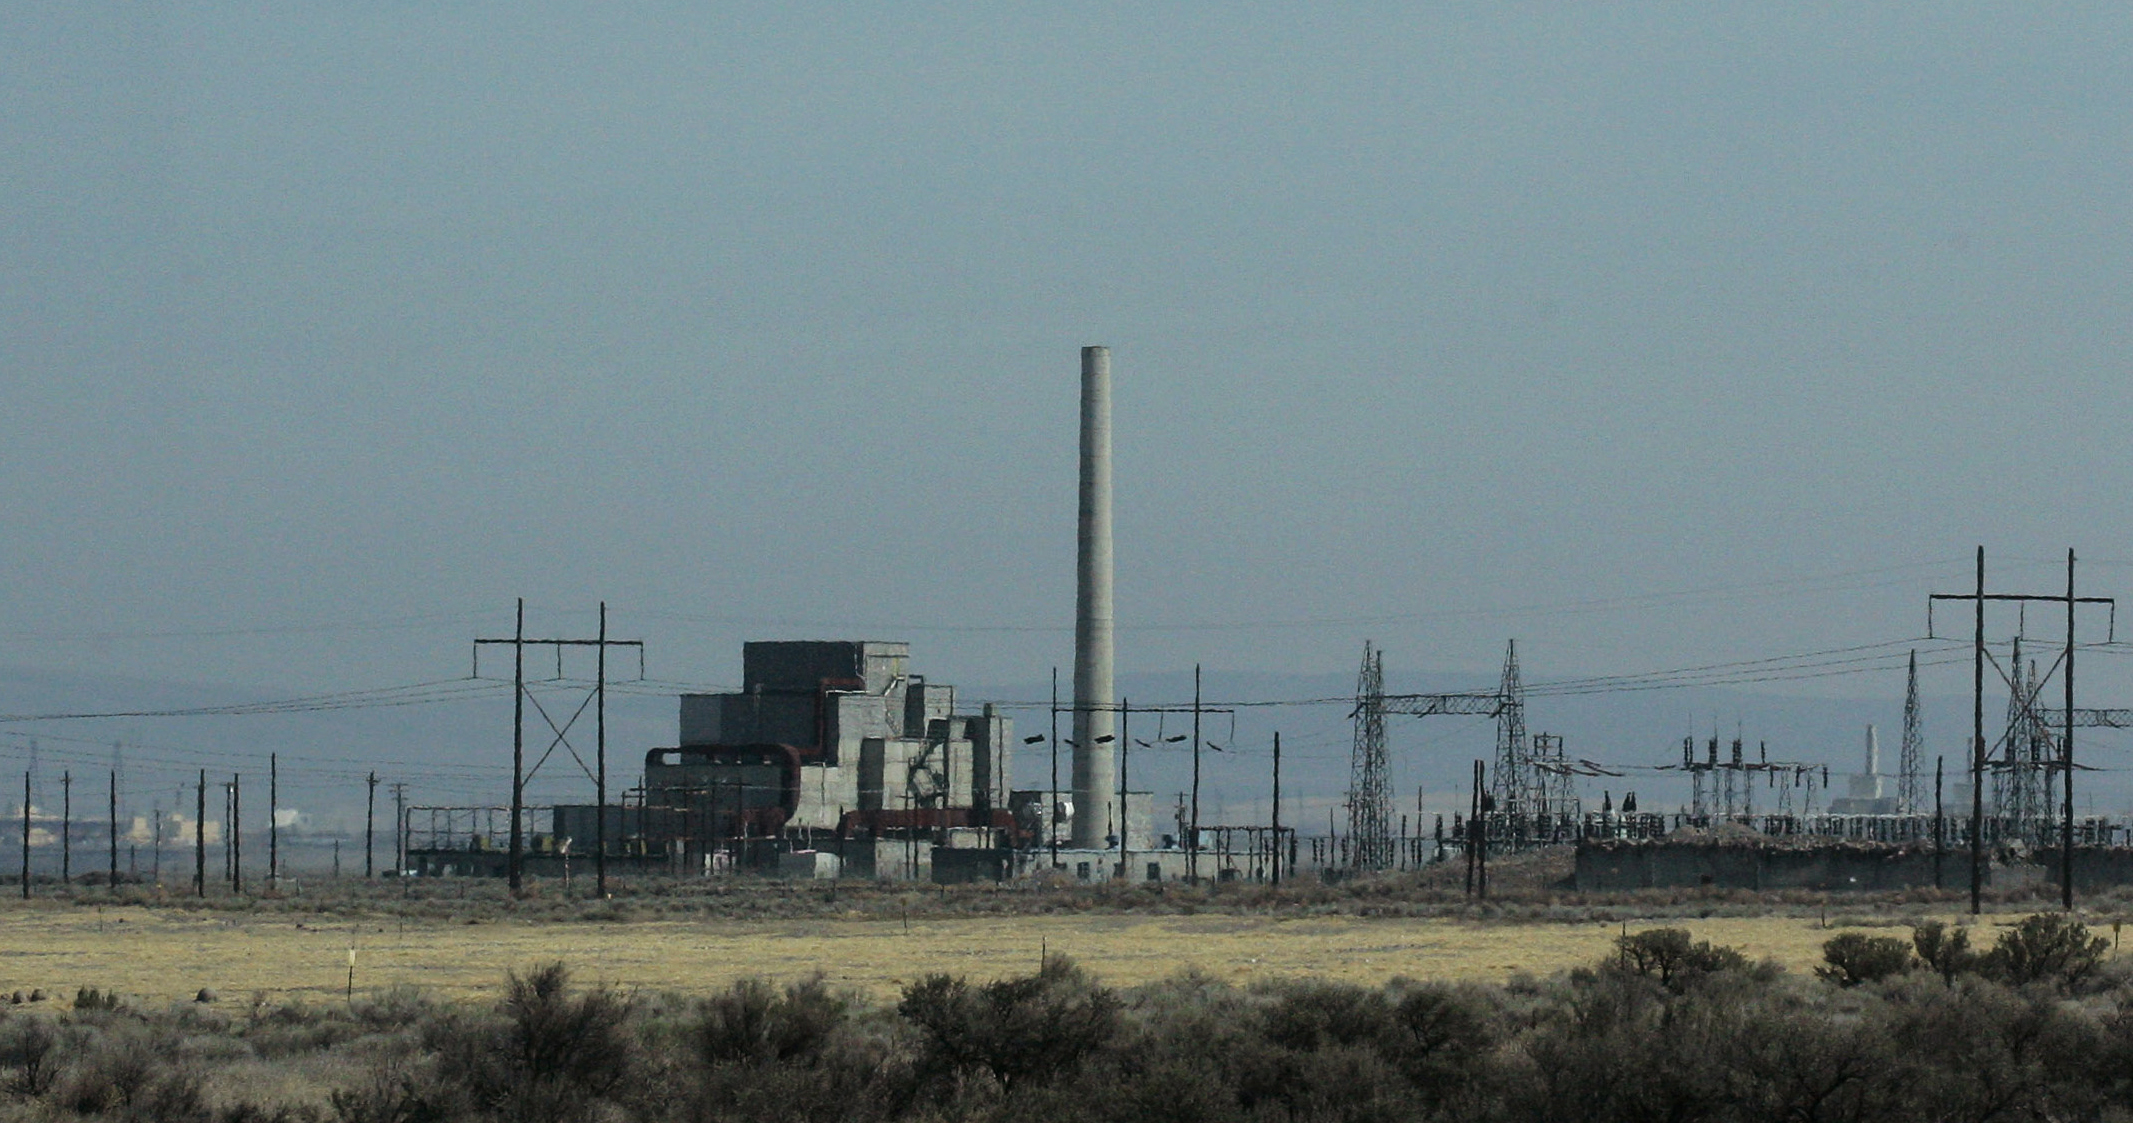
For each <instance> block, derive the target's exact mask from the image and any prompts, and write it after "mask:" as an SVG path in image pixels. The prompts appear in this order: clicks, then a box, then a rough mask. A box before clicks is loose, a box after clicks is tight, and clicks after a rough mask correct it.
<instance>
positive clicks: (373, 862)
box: [363, 772, 378, 881]
mask: <svg viewBox="0 0 2133 1123" xmlns="http://www.w3.org/2000/svg"><path fill="white" fill-rule="evenodd" d="M377 844H378V774H377V773H375V772H373V773H371V774H370V791H369V793H368V800H367V802H366V803H365V804H364V806H363V879H364V880H365V881H368V880H370V879H372V878H374V877H376V876H378V866H377V858H376V856H375V854H376V848H377Z"/></svg>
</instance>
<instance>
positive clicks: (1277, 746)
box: [1232, 729, 1281, 885]
mask: <svg viewBox="0 0 2133 1123" xmlns="http://www.w3.org/2000/svg"><path fill="white" fill-rule="evenodd" d="M1232 740H1234V738H1232ZM1273 883H1274V884H1276V885H1279V884H1281V730H1279V729H1277V730H1275V731H1274V882H1273Z"/></svg>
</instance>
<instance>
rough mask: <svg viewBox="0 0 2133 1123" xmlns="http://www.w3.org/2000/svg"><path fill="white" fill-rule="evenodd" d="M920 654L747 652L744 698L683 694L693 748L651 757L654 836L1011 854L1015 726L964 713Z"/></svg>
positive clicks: (765, 645) (796, 643)
mask: <svg viewBox="0 0 2133 1123" xmlns="http://www.w3.org/2000/svg"><path fill="white" fill-rule="evenodd" d="M910 656H911V652H910V645H909V644H906V643H896V642H883V641H874V640H825V641H813V640H789V641H765V642H753V643H748V644H746V645H744V646H743V648H742V654H741V662H742V685H741V689H740V690H739V691H738V692H736V693H731V694H687V695H683V696H682V697H681V701H680V715H679V718H680V722H679V731H678V732H679V738H678V739H679V744H678V745H676V746H675V747H673V748H662V749H654V750H652V751H651V752H650V753H649V754H647V756H646V758H645V771H644V816H645V821H644V829H645V831H646V833H647V834H651V835H658V834H672V835H679V836H683V837H688V838H694V839H704V840H708V839H714V838H748V837H756V838H767V837H773V836H787V837H793V838H795V839H796V840H803V841H804V840H812V839H816V838H822V837H827V836H834V837H838V838H865V837H879V836H882V835H884V834H885V833H896V832H910V831H923V832H933V833H935V834H937V835H939V836H940V837H942V838H945V837H946V834H947V832H949V831H959V832H964V831H977V832H984V833H985V834H986V835H987V836H988V837H986V838H982V839H978V840H977V841H983V842H987V843H989V844H990V845H1005V844H1006V843H1007V841H1008V837H1007V836H1008V835H1010V834H1012V833H1013V825H1014V824H1013V819H1012V817H1011V816H1009V815H1008V785H1009V769H1010V767H1011V765H1012V762H1013V752H1012V748H1013V743H1014V723H1013V720H1012V719H1011V718H1008V717H1007V716H1005V715H1003V714H1000V713H999V712H997V711H996V710H995V709H994V708H993V707H991V706H989V705H988V706H986V707H984V708H983V709H982V710H981V711H980V712H978V713H958V712H957V710H956V704H955V688H954V687H951V686H946V685H943V684H939V683H932V682H928V681H926V679H925V678H924V676H921V675H916V674H913V673H911V671H910ZM993 834H997V835H998V836H999V837H998V838H997V839H992V838H990V837H989V836H990V835H993Z"/></svg>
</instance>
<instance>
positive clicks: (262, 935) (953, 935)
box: [0, 903, 2015, 1002]
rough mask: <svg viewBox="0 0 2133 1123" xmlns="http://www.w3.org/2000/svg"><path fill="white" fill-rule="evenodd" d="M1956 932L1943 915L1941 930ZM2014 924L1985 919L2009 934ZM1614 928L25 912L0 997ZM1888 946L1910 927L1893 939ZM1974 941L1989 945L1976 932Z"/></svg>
mask: <svg viewBox="0 0 2133 1123" xmlns="http://www.w3.org/2000/svg"><path fill="white" fill-rule="evenodd" d="M1949 919H1954V918H1953V917H1949ZM2013 919H2015V917H2012V916H2002V917H1988V918H1986V920H1987V922H1988V923H2008V922H2011V921H2012V920H2013ZM1660 925H1671V926H1677V927H1685V928H1688V929H1689V930H1690V931H1691V932H1693V933H1694V935H1695V936H1696V937H1697V938H1700V939H1708V940H1711V941H1712V942H1714V943H1720V944H1729V945H1733V946H1736V947H1739V948H1741V949H1742V950H1743V951H1744V952H1746V953H1747V954H1748V955H1749V956H1750V957H1751V958H1763V957H1770V958H1774V959H1776V960H1777V961H1778V962H1780V963H1782V964H1784V965H1785V966H1786V967H1787V968H1789V969H1791V970H1794V971H1806V970H1808V969H1810V968H1811V967H1812V966H1813V965H1814V964H1815V963H1817V962H1819V961H1820V953H1821V945H1822V942H1823V941H1824V940H1826V939H1828V938H1829V937H1830V936H1831V935H1832V934H1833V932H1832V931H1831V930H1830V929H1827V928H1824V927H1822V922H1821V921H1820V920H1819V919H1818V918H1816V917H1812V916H1808V917H1799V916H1763V917H1726V918H1711V919H1690V920H1679V919H1655V920H1652V921H1650V922H1643V923H1640V922H1638V921H1635V920H1632V921H1630V922H1629V923H1628V924H1627V927H1628V929H1629V930H1631V931H1635V930H1638V929H1639V928H1644V927H1656V926H1660ZM1623 927H1624V926H1623V925H1622V924H1620V923H1615V922H1609V923H1605V924H1601V923H1563V922H1533V921H1489V922H1483V921H1471V920H1458V919H1443V918H1365V917H1311V918H1294V919H1284V918H1275V917H1258V916H1208V915H1199V916H1144V915H1130V914H1128V915H1117V914H1111V915H1089V914H1079V915H1052V916H1002V917H960V918H944V917H927V918H918V917H913V918H912V919H910V920H909V922H908V924H907V923H906V922H904V921H901V920H896V919H889V920H883V919H873V918H866V919H836V918H826V919H818V918H808V919H796V920H729V919H712V920H693V921H684V920H640V921H625V922H619V923H607V924H600V923H588V922H583V921H578V922H570V921H548V922H541V921H517V920H501V921H483V922H481V923H468V922H465V921H445V920H437V919H413V918H410V919H407V920H404V921H403V920H401V919H398V918H392V917H373V918H369V919H350V918H346V917H319V916H310V917H306V916H301V915H289V914H272V913H242V912H233V913H224V914H216V913H202V912H189V911H182V910H178V909H170V908H149V907H138V906H136V907H107V908H104V909H101V910H99V909H95V908H89V907H83V906H79V905H75V906H68V905H60V904H46V903H32V904H28V905H15V906H12V907H9V908H7V909H5V911H0V965H4V967H0V991H8V990H13V989H15V988H22V989H28V988H32V987H42V988H44V989H45V990H46V991H48V992H50V993H52V994H54V995H56V996H71V995H72V994H73V993H74V992H75V990H76V988H78V987H81V986H93V987H99V988H109V989H116V990H118V991H120V992H122V993H126V994H133V995H138V996H141V997H143V998H147V999H179V998H185V997H190V996H191V995H192V994H193V993H194V992H195V991H196V990H197V989H199V988H201V987H211V988H213V989H215V990H216V991H217V992H219V993H220V994H221V995H222V996H223V998H224V1000H225V1001H228V1000H234V999H240V998H249V997H250V996H251V995H253V994H254V993H255V992H263V993H264V994H265V995H266V996H267V997H268V998H269V999H270V1000H274V1001H283V1000H297V1001H314V1002H315V1001H324V1000H330V999H335V998H338V997H340V996H341V994H342V992H343V989H344V987H346V985H347V982H348V951H349V948H350V947H351V946H353V947H354V948H355V949H356V974H355V985H356V987H357V988H358V990H361V991H372V990H377V989H382V988H386V987H391V986H400V985H413V986H418V987H422V988H425V989H428V990H430V991H432V992H434V993H436V994H439V995H440V996H444V997H449V998H474V997H480V996H484V995H488V994H492V993H494V992H495V990H496V989H497V988H498V986H499V983H500V982H501V980H502V979H503V977H504V973H505V972H506V971H508V970H514V969H516V970H523V969H524V968H526V967H528V966H531V965H534V964H537V963H542V962H547V961H552V960H562V961H564V962H566V963H568V964H569V965H570V966H571V967H572V969H573V971H574V972H575V973H576V974H577V975H578V977H579V978H581V979H584V980H586V981H588V982H590V981H595V980H597V981H602V982H608V983H612V984H615V985H618V986H620V987H623V988H626V989H643V990H671V991H676V992H682V993H694V994H703V993H707V992H710V991H713V990H716V989H719V988H721V987H723V986H725V985H726V984H727V983H729V982H731V981H732V980H734V979H736V978H740V977H743V976H750V975H760V976H765V977H770V978H779V979H785V978H793V977H798V976H803V975H806V974H809V973H811V972H814V971H818V970H819V971H821V972H823V973H824V974H825V975H826V976H828V977H829V979H830V980H832V981H833V982H834V983H836V984H839V985H841V986H845V987H850V988H854V989H858V990H861V991H865V992H868V993H871V994H873V995H876V996H878V997H888V996H892V995H893V994H894V992H895V991H896V989H897V988H898V987H899V986H900V985H901V984H902V983H904V982H907V981H910V980H912V979H915V978H918V977H919V976H921V975H924V974H926V973H929V972H936V971H940V972H948V973H951V974H961V975H968V976H971V977H973V978H993V977H999V976H1004V975H1010V974H1018V973H1026V972H1028V971H1029V970H1031V969H1032V968H1033V967H1034V966H1035V965H1036V963H1037V961H1038V957H1039V955H1040V953H1041V951H1042V950H1043V949H1049V950H1050V951H1052V952H1055V953H1065V954H1067V955H1071V956H1073V957H1074V958H1075V959H1076V960H1078V961H1080V962H1081V963H1082V964H1083V965H1084V966H1086V967H1088V968H1089V969H1091V970H1092V971H1093V972H1094V973H1095V974H1096V975H1097V976H1098V977H1099V978H1101V979H1103V980H1104V981H1105V982H1108V983H1111V984H1113V985H1122V986H1130V985H1133V984H1137V983H1144V982H1149V981H1153V980H1156V979H1160V978H1163V977H1166V976H1169V975H1173V974H1176V973H1178V972H1181V971H1185V970H1188V969H1197V970H1199V971H1202V972H1205V973H1207V974H1209V975H1212V976H1216V977H1219V978H1222V979H1226V980H1229V981H1231V982H1236V983H1250V982H1253V981H1257V980H1264V979H1278V978H1293V977H1303V976H1315V977H1321V978H1330V979H1340V980H1347V981H1351V982H1357V983H1364V984H1378V983H1382V982H1384V981H1385V980H1387V979H1389V978H1392V977H1394V976H1398V975H1406V976H1409V977H1412V978H1430V979H1475V980H1495V981H1501V980H1503V979H1504V978H1506V977H1507V976H1509V975H1511V974H1512V973H1514V972H1521V971H1523V972H1530V973H1533V974H1536V975H1546V974H1549V973H1552V972H1555V971H1559V970H1562V969H1565V968H1569V967H1574V966H1578V965H1581V964H1586V963H1591V962H1594V961H1596V960H1598V959H1600V958H1601V957H1603V956H1605V955H1606V954H1608V953H1609V952H1610V951H1611V950H1612V947H1613V943H1612V941H1613V940H1614V938H1615V936H1616V935H1617V934H1618V933H1620V932H1621V931H1622V930H1623ZM1889 931H1890V932H1891V933H1892V934H1902V933H1903V932H1904V929H1902V928H1891V929H1889ZM1981 937H1982V939H1981V940H1980V941H1979V942H1980V943H1984V944H1989V943H1990V942H1991V940H1992V938H1993V937H1992V936H1991V935H1989V934H1985V933H1981Z"/></svg>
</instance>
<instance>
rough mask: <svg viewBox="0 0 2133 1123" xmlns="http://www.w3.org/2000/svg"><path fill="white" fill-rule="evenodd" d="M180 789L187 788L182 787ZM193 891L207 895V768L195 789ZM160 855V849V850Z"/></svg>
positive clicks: (201, 771)
mask: <svg viewBox="0 0 2133 1123" xmlns="http://www.w3.org/2000/svg"><path fill="white" fill-rule="evenodd" d="M178 790H179V791H181V792H182V791H184V790H185V789H183V788H180V789H178ZM193 792H194V796H195V800H196V802H195V805H194V810H193V892H195V893H197V894H199V895H200V896H202V897H205V896H207V769H205V768H203V769H201V770H200V783H199V785H198V786H197V787H195V788H194V789H193ZM158 856H160V850H159V851H158Z"/></svg>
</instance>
